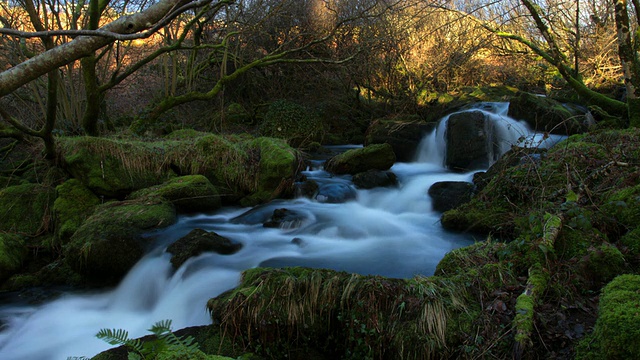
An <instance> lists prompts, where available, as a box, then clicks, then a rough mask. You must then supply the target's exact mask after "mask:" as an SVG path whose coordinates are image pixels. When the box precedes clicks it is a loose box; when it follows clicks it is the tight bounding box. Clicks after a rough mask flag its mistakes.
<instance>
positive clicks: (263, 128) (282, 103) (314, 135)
mask: <svg viewBox="0 0 640 360" xmlns="http://www.w3.org/2000/svg"><path fill="white" fill-rule="evenodd" d="M259 130H260V134H261V135H263V136H269V137H275V138H280V139H285V140H287V142H288V143H289V145H291V146H293V147H297V148H306V147H307V146H309V144H311V143H313V142H321V141H322V138H323V137H324V132H325V131H324V126H323V124H322V121H321V120H320V117H319V116H318V115H317V114H316V113H314V112H313V111H311V110H309V109H307V108H305V107H303V106H301V105H298V104H296V103H294V102H291V101H288V100H278V101H276V102H274V103H272V104H271V105H270V106H269V110H268V111H267V113H266V114H265V117H264V120H263V122H262V124H261V125H260V129H259Z"/></svg>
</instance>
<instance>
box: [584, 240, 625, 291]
mask: <svg viewBox="0 0 640 360" xmlns="http://www.w3.org/2000/svg"><path fill="white" fill-rule="evenodd" d="M580 265H581V267H582V269H583V272H582V275H583V276H585V277H587V278H588V279H590V280H591V281H593V282H595V283H603V282H607V281H609V280H611V279H613V278H614V277H615V276H616V275H619V274H621V273H622V272H623V271H624V268H625V259H624V256H623V255H622V253H621V252H620V250H618V248H617V247H615V246H613V245H611V244H608V243H604V244H602V245H600V246H597V247H592V248H589V251H588V252H587V255H586V256H584V257H583V258H581V260H580Z"/></svg>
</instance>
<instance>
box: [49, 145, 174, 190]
mask: <svg viewBox="0 0 640 360" xmlns="http://www.w3.org/2000/svg"><path fill="white" fill-rule="evenodd" d="M59 147H60V150H61V154H62V157H63V160H64V167H65V169H66V170H67V171H68V172H69V173H70V174H71V176H72V177H73V178H75V179H78V180H80V181H81V182H82V183H83V184H84V185H85V186H86V187H87V188H89V189H91V191H93V192H94V193H96V194H98V195H103V196H106V197H112V198H122V197H124V196H126V195H128V194H129V193H130V192H132V191H134V190H138V189H143V188H146V187H149V186H152V185H156V184H160V183H162V182H164V181H165V180H167V179H168V178H169V177H171V176H173V175H174V174H173V172H172V171H171V170H170V169H169V168H168V167H167V166H163V160H165V157H164V156H163V155H165V149H164V148H163V147H162V146H161V145H160V144H155V145H154V144H153V143H143V142H141V141H125V140H112V139H106V138H96V137H77V138H63V139H62V140H61V141H60V146H59Z"/></svg>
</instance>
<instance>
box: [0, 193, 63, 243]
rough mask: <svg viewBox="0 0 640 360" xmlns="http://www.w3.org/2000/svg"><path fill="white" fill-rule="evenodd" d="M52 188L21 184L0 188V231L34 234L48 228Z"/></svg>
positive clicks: (52, 195)
mask: <svg viewBox="0 0 640 360" xmlns="http://www.w3.org/2000/svg"><path fill="white" fill-rule="evenodd" d="M54 198H55V192H54V189H53V188H51V187H49V186H44V185H39V184H30V183H27V184H22V185H17V186H11V187H7V188H4V189H2V190H0V231H4V232H11V233H17V234H23V235H29V236H34V235H37V234H40V233H43V232H46V231H48V230H49V227H50V224H51V208H52V205H53V201H54Z"/></svg>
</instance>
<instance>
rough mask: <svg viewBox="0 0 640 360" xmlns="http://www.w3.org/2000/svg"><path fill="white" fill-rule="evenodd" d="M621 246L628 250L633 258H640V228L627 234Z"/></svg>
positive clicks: (622, 239) (622, 238)
mask: <svg viewBox="0 0 640 360" xmlns="http://www.w3.org/2000/svg"><path fill="white" fill-rule="evenodd" d="M620 244H622V245H623V246H625V247H626V248H627V249H628V251H629V252H628V255H629V257H632V258H637V257H638V256H640V227H636V228H634V229H633V230H631V231H629V232H628V233H626V234H625V235H624V236H623V237H621V238H620Z"/></svg>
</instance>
